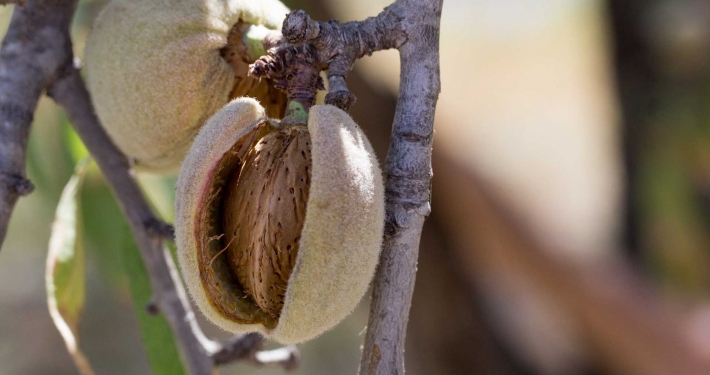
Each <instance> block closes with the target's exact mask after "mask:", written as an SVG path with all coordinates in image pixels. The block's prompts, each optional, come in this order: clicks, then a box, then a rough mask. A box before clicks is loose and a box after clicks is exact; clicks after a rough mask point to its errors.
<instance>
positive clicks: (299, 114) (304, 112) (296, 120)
mask: <svg viewBox="0 0 710 375" xmlns="http://www.w3.org/2000/svg"><path fill="white" fill-rule="evenodd" d="M310 107H311V106H310V105H306V104H304V103H302V102H300V101H298V100H291V101H289V102H288V108H286V115H285V116H284V118H283V120H281V124H282V125H307V124H308V110H309V109H310Z"/></svg>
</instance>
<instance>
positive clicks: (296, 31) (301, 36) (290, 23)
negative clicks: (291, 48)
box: [281, 9, 320, 45]
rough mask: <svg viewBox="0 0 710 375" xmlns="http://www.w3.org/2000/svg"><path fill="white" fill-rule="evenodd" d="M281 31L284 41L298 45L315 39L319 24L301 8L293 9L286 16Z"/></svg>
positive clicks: (318, 31)
mask: <svg viewBox="0 0 710 375" xmlns="http://www.w3.org/2000/svg"><path fill="white" fill-rule="evenodd" d="M281 33H282V34H283V36H284V38H286V41H287V42H289V43H291V44H294V45H298V44H302V43H305V42H307V41H309V40H312V39H315V38H317V37H318V34H319V33H320V25H318V22H315V21H313V20H312V19H311V17H310V16H309V15H308V13H306V12H305V11H303V10H300V9H298V10H294V11H292V12H291V13H289V14H288V15H287V16H286V19H284V23H283V26H282V27H281Z"/></svg>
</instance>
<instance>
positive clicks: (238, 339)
mask: <svg viewBox="0 0 710 375" xmlns="http://www.w3.org/2000/svg"><path fill="white" fill-rule="evenodd" d="M263 342H264V338H263V337H262V336H261V335H259V334H258V333H249V334H246V335H238V336H235V337H233V338H232V339H230V340H228V341H225V342H223V343H221V344H220V346H219V348H218V350H217V351H215V352H214V353H212V355H211V356H212V360H213V361H214V364H215V365H216V366H220V365H224V364H227V363H232V362H236V361H249V362H251V363H252V364H253V365H255V366H276V367H281V368H283V369H285V370H287V371H290V370H295V369H296V368H297V367H298V365H299V363H300V359H301V357H300V354H299V352H298V349H296V347H295V346H285V347H282V348H279V349H274V350H265V351H261V347H262V345H263Z"/></svg>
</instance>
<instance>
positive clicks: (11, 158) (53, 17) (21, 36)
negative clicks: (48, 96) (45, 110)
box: [0, 0, 76, 246]
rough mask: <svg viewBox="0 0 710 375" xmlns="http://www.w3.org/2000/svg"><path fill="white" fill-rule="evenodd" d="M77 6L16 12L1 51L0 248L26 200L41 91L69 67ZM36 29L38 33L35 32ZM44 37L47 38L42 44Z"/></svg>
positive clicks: (50, 5)
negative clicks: (15, 213)
mask: <svg viewBox="0 0 710 375" xmlns="http://www.w3.org/2000/svg"><path fill="white" fill-rule="evenodd" d="M75 6H76V0H70V1H53V2H49V3H47V4H43V5H42V6H39V7H32V6H28V7H25V8H22V9H20V8H19V7H17V8H15V9H16V11H15V12H14V13H13V15H12V21H11V22H10V27H9V29H8V31H7V34H6V36H5V39H4V40H3V43H2V50H0V246H1V245H2V243H3V242H4V240H5V234H6V233H7V226H8V223H9V221H10V215H11V214H12V210H13V208H14V207H15V203H16V202H17V199H18V198H19V197H20V196H22V195H26V194H29V193H30V192H31V191H32V189H33V186H32V183H31V182H30V181H29V180H27V177H26V175H25V157H26V155H27V142H28V140H29V133H30V124H31V123H32V117H33V113H34V110H35V107H37V102H38V101H39V98H40V96H41V95H42V91H43V90H44V88H45V87H46V86H47V84H48V83H49V82H50V81H51V80H53V79H54V77H55V74H56V72H57V71H58V70H59V69H60V65H61V63H62V62H65V61H71V42H70V40H69V32H68V30H69V24H70V23H71V15H72V14H73V12H74V8H75ZM35 25H41V27H38V26H35ZM47 35H52V37H51V38H47V37H46V36H47Z"/></svg>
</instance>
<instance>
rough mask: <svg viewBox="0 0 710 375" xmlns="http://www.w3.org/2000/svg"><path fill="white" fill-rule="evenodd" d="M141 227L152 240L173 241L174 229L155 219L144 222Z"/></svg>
mask: <svg viewBox="0 0 710 375" xmlns="http://www.w3.org/2000/svg"><path fill="white" fill-rule="evenodd" d="M143 226H144V227H145V231H146V232H147V233H148V235H149V236H151V237H153V238H158V239H161V240H168V241H173V240H174V238H175V227H173V226H172V225H170V224H168V223H166V222H164V221H162V220H159V219H157V218H155V217H152V218H150V219H148V220H146V221H145V222H144V223H143Z"/></svg>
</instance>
